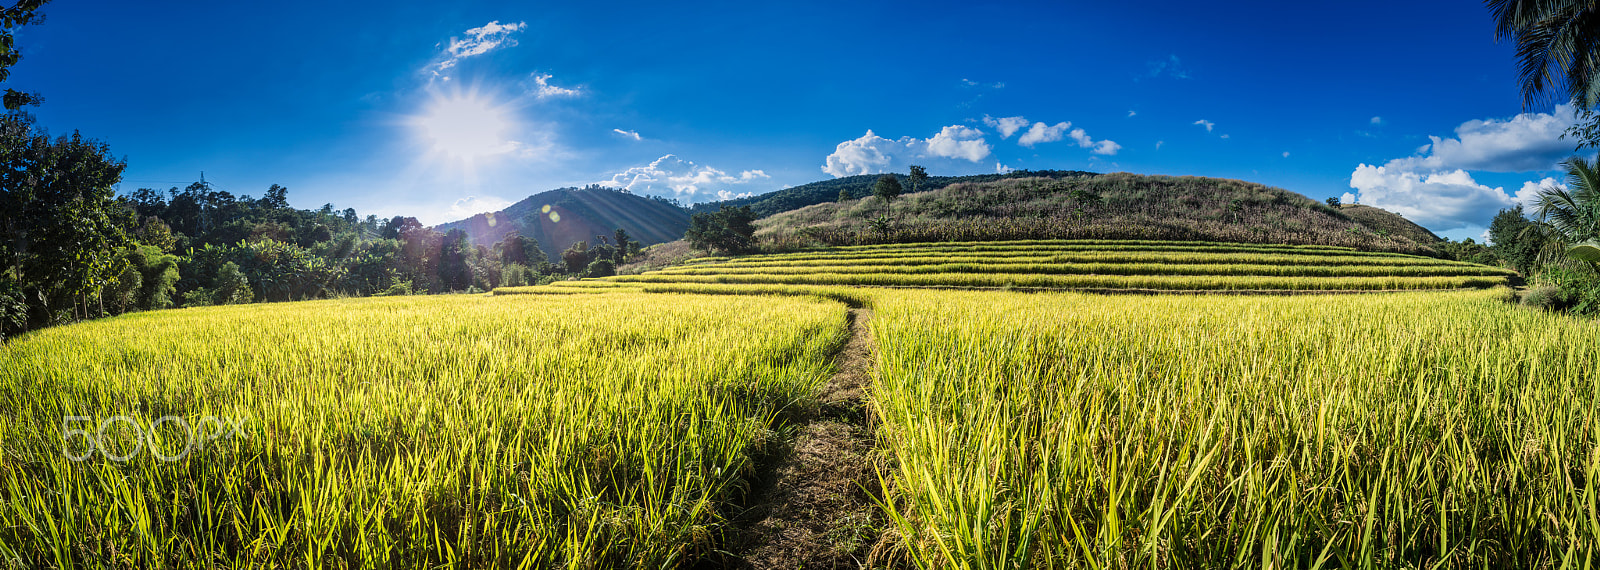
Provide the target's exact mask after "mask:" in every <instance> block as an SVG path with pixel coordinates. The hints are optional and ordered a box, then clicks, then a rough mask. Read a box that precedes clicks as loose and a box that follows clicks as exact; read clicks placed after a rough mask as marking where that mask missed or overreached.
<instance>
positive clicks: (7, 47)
mask: <svg viewBox="0 0 1600 570" xmlns="http://www.w3.org/2000/svg"><path fill="white" fill-rule="evenodd" d="M49 2H50V0H17V1H16V2H14V3H13V4H12V5H11V6H10V7H7V8H0V83H3V82H5V80H6V78H7V77H9V76H10V75H11V66H13V65H16V64H17V62H18V61H20V60H21V59H22V52H21V50H18V49H17V45H16V37H15V34H16V29H17V28H20V27H22V26H27V25H30V24H37V23H39V22H40V21H42V20H44V16H43V15H42V14H40V13H39V8H41V7H43V6H44V5H45V4H48V3H49ZM0 102H3V103H4V105H5V108H6V109H7V110H12V111H14V110H17V109H20V108H22V107H24V106H27V105H37V104H39V103H41V102H43V99H41V98H40V97H39V94H38V93H24V92H21V91H17V90H15V89H9V88H8V89H6V92H5V95H4V96H3V97H0Z"/></svg>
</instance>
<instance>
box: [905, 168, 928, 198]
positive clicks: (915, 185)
mask: <svg viewBox="0 0 1600 570" xmlns="http://www.w3.org/2000/svg"><path fill="white" fill-rule="evenodd" d="M906 180H907V181H908V182H911V192H912V193H913V194H914V193H916V191H917V189H919V188H922V185H923V184H927V183H928V171H927V169H925V168H923V167H921V166H917V165H915V164H913V165H911V175H910V176H907V177H906Z"/></svg>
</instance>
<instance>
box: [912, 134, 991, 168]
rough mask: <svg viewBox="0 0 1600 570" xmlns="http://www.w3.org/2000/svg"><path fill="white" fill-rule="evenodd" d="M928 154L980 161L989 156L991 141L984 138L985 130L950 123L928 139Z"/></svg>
mask: <svg viewBox="0 0 1600 570" xmlns="http://www.w3.org/2000/svg"><path fill="white" fill-rule="evenodd" d="M927 146H928V154H931V155H933V156H942V157H945V158H959V159H963V160H969V161H972V162H978V161H980V160H983V159H984V158H987V157H988V156H989V143H988V142H986V141H984V140H983V131H980V130H978V129H974V128H972V127H963V126H961V125H950V126H948V127H945V128H943V129H940V130H939V133H938V134H936V135H933V138H930V139H928V143H927Z"/></svg>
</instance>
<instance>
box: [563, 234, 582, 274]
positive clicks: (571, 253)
mask: <svg viewBox="0 0 1600 570" xmlns="http://www.w3.org/2000/svg"><path fill="white" fill-rule="evenodd" d="M561 262H562V263H565V264H566V265H567V273H581V272H583V270H584V269H586V268H588V267H589V242H586V241H579V242H577V243H574V244H572V246H570V247H568V248H567V250H566V251H563V252H561Z"/></svg>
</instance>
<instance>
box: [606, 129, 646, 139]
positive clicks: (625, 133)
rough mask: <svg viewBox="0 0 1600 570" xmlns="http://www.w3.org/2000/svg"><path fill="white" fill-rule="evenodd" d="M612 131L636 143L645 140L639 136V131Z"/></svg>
mask: <svg viewBox="0 0 1600 570" xmlns="http://www.w3.org/2000/svg"><path fill="white" fill-rule="evenodd" d="M611 131H612V132H614V133H617V134H619V135H622V136H624V137H626V138H630V139H633V140H636V141H642V140H644V137H642V136H639V131H624V130H622V129H611Z"/></svg>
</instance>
